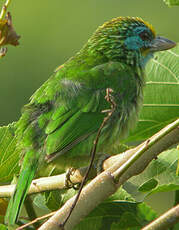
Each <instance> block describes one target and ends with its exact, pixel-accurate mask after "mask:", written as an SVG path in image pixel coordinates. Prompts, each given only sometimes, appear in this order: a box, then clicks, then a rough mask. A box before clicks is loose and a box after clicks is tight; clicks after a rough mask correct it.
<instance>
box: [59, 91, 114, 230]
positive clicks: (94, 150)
mask: <svg viewBox="0 0 179 230" xmlns="http://www.w3.org/2000/svg"><path fill="white" fill-rule="evenodd" d="M112 92H113V90H112V89H110V88H107V89H106V96H105V99H106V100H107V101H108V102H109V103H110V104H111V109H110V110H107V111H102V112H107V113H108V115H107V116H106V117H105V118H104V119H103V122H102V124H101V125H100V127H99V129H98V132H97V134H96V138H95V140H94V143H93V147H92V149H91V152H90V155H91V161H90V164H89V166H88V169H87V171H86V174H85V176H84V177H83V180H82V182H81V184H80V188H79V191H78V193H77V195H76V198H75V200H74V202H73V204H72V206H71V208H70V211H69V213H68V215H67V217H66V219H65V220H64V222H63V223H62V224H60V227H61V228H62V229H64V226H65V224H66V222H67V221H68V219H69V218H70V216H71V213H72V211H73V209H74V208H75V206H76V204H77V202H78V199H79V197H80V194H81V191H82V189H83V187H84V184H85V182H86V180H87V178H88V175H89V172H90V169H91V167H92V165H93V162H94V159H95V154H96V149H97V145H98V141H99V138H100V135H101V131H102V129H103V127H104V126H105V125H106V123H107V122H108V120H109V119H110V118H111V116H112V114H113V112H114V110H115V109H116V103H115V102H114V98H113V96H112V95H111V93H112Z"/></svg>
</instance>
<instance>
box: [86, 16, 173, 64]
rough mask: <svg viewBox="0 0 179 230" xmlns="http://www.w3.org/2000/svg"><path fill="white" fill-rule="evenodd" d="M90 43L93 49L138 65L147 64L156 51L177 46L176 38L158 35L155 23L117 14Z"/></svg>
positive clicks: (106, 55)
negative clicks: (170, 38)
mask: <svg viewBox="0 0 179 230" xmlns="http://www.w3.org/2000/svg"><path fill="white" fill-rule="evenodd" d="M88 44H89V47H90V49H91V50H92V51H97V52H99V53H101V54H102V55H104V56H105V57H107V58H108V59H110V60H116V61H119V60H120V61H124V62H126V63H127V64H130V65H137V66H144V65H145V64H146V62H147V61H148V60H149V59H150V57H152V56H153V53H154V52H156V51H162V50H167V49H170V48H172V47H174V46H175V45H176V44H175V43H174V42H173V41H170V40H168V39H166V38H164V37H160V36H156V33H155V31H154V29H153V27H152V25H150V24H149V23H147V22H145V21H143V20H142V19H141V18H138V17H118V18H114V19H112V20H111V21H108V22H106V23H104V24H103V25H102V26H100V27H99V28H98V29H97V30H96V32H95V33H94V34H93V36H92V38H91V39H90V40H89V42H88Z"/></svg>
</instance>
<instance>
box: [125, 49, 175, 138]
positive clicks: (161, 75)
mask: <svg viewBox="0 0 179 230" xmlns="http://www.w3.org/2000/svg"><path fill="white" fill-rule="evenodd" d="M178 63H179V45H177V47H175V48H174V49H172V50H167V51H163V52H158V53H156V54H155V58H153V59H152V60H151V61H150V62H149V64H148V65H147V67H146V75H147V82H146V87H145V90H144V105H143V108H142V111H141V113H140V117H139V122H138V125H137V127H136V129H135V130H134V131H133V132H132V133H131V135H130V136H129V138H127V139H126V140H125V142H129V141H136V140H144V139H146V138H148V137H150V136H151V135H153V134H154V133H156V132H157V131H159V130H160V129H162V128H163V127H165V126H166V125H167V124H169V123H171V121H173V120H175V119H177V118H178V117H179V68H178Z"/></svg>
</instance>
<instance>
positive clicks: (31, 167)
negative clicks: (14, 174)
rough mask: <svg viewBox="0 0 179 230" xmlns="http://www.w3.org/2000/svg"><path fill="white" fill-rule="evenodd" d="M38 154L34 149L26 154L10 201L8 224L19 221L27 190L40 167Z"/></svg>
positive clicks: (7, 215) (7, 216) (6, 217)
mask: <svg viewBox="0 0 179 230" xmlns="http://www.w3.org/2000/svg"><path fill="white" fill-rule="evenodd" d="M37 156H38V153H37V152H35V151H34V150H30V151H27V153H26V154H25V157H24V160H23V164H22V168H21V172H20V176H19V178H18V181H17V185H16V187H15V191H14V194H13V195H12V197H11V199H10V201H9V204H8V208H7V212H6V216H5V222H6V223H7V224H8V225H14V224H15V223H16V221H17V218H18V216H19V212H20V210H21V208H22V205H23V203H24V200H25V197H26V195H27V191H28V189H29V187H30V184H31V182H32V180H33V178H34V175H35V172H36V170H37V167H38V157H37Z"/></svg>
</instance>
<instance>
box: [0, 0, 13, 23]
mask: <svg viewBox="0 0 179 230" xmlns="http://www.w3.org/2000/svg"><path fill="white" fill-rule="evenodd" d="M10 2H11V0H7V1H6V3H5V4H4V5H3V7H2V10H1V14H0V20H2V19H3V18H4V17H5V15H6V12H7V8H8V6H9V4H10Z"/></svg>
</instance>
